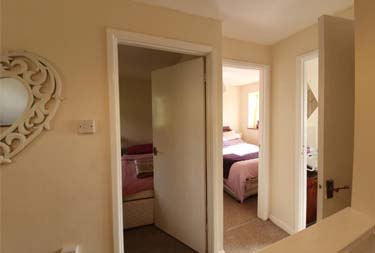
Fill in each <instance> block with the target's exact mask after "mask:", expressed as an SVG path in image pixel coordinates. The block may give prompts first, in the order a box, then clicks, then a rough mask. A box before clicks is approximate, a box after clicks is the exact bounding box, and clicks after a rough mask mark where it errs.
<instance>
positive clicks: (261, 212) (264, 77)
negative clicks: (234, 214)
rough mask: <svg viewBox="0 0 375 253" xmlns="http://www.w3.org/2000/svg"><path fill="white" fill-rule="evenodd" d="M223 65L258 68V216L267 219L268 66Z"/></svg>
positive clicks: (268, 144)
mask: <svg viewBox="0 0 375 253" xmlns="http://www.w3.org/2000/svg"><path fill="white" fill-rule="evenodd" d="M223 66H229V67H237V68H249V69H258V70H260V83H261V84H262V85H260V86H259V91H260V92H259V95H260V97H259V104H260V106H259V122H260V127H259V136H260V137H259V144H260V150H259V168H258V210H257V213H258V217H259V218H260V219H262V220H268V218H269V213H270V207H269V206H270V101H271V100H270V99H271V87H270V66H268V65H260V64H254V63H249V62H245V61H237V60H230V59H224V60H223Z"/></svg>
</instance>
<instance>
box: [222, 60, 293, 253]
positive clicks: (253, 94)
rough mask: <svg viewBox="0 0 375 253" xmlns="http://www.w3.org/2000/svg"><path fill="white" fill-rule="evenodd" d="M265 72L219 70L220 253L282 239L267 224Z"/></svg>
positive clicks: (247, 67) (234, 66)
mask: <svg viewBox="0 0 375 253" xmlns="http://www.w3.org/2000/svg"><path fill="white" fill-rule="evenodd" d="M266 73H267V68H266V67H265V66H257V65H252V64H247V63H239V62H236V63H233V62H230V61H225V62H224V64H223V134H222V138H223V178H224V182H223V184H224V198H223V204H224V205H223V206H224V250H225V252H245V251H246V252H253V251H255V250H259V249H260V248H262V247H265V246H267V245H268V244H272V243H274V242H276V241H278V240H280V239H282V238H284V237H285V236H287V233H285V232H284V231H283V230H282V229H280V228H279V227H277V226H276V225H275V224H274V223H272V222H271V221H267V219H268V213H267V211H265V210H267V209H268V207H267V202H268V198H267V197H268V196H267V194H265V193H266V192H268V188H269V184H268V181H267V175H268V164H269V163H268V143H267V137H268V136H267V135H268V133H267V129H268V127H269V126H268V124H269V122H268V120H267V116H268V115H267V114H268V113H267V112H268V111H267V102H268V99H269V97H268V96H267V95H268V94H267V93H266V92H267V87H266V85H267V82H266Z"/></svg>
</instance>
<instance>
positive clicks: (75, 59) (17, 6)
mask: <svg viewBox="0 0 375 253" xmlns="http://www.w3.org/2000/svg"><path fill="white" fill-rule="evenodd" d="M145 17H147V18H145ZM1 19H2V22H3V33H2V42H3V46H4V48H5V49H9V50H10V49H25V50H28V51H31V52H34V53H37V54H39V55H42V56H43V57H45V58H47V59H48V60H49V61H51V62H52V63H53V65H54V66H55V67H56V68H57V69H58V71H59V72H60V73H61V76H62V80H63V96H64V98H65V99H64V101H63V103H62V105H61V107H60V110H59V112H58V113H57V116H56V118H55V120H54V122H53V127H54V128H53V130H52V131H50V132H47V133H45V134H43V135H42V136H41V137H40V138H38V139H37V140H36V141H35V142H33V143H32V144H31V145H30V146H28V148H26V149H25V150H24V151H23V152H22V153H20V154H19V155H18V156H17V157H16V158H15V159H14V160H15V161H14V163H13V164H10V165H7V166H1V168H0V170H1V172H0V173H1V190H0V191H1V221H2V224H1V241H2V245H1V247H2V248H1V252H3V253H18V252H28V253H47V252H48V253H49V252H57V251H58V250H59V249H60V248H61V247H62V246H63V245H64V244H69V243H79V244H81V247H82V253H111V252H113V251H112V250H113V238H112V224H111V223H112V218H111V216H112V208H111V206H112V205H111V177H110V176H111V173H110V159H109V158H110V156H109V122H108V120H109V119H108V110H109V108H108V98H107V97H108V87H107V85H108V83H107V65H106V30H105V29H106V27H112V28H117V29H123V30H128V31H134V32H140V33H146V34H151V35H157V36H164V37H168V38H173V39H179V40H184V41H189V42H196V43H201V44H207V45H211V46H212V47H213V49H214V52H213V56H214V58H213V60H214V62H215V69H213V71H214V73H217V75H216V76H215V78H216V79H215V80H214V83H215V84H216V85H218V86H217V88H215V91H216V90H217V93H215V94H216V96H215V97H213V98H210V99H209V101H208V103H211V104H212V105H214V106H215V108H216V107H217V108H218V111H217V112H215V113H213V114H212V115H210V116H209V119H210V120H211V121H213V122H214V123H213V124H214V125H213V131H216V132H217V134H219V131H220V129H219V126H220V122H221V115H218V112H219V111H221V109H220V108H221V97H222V96H221V95H222V90H221V89H220V86H219V85H220V83H221V82H218V80H221V70H220V69H221V66H220V61H221V39H222V38H221V25H220V22H219V21H216V20H213V19H208V18H202V17H196V16H192V15H187V14H183V13H181V12H177V11H172V10H168V9H162V8H158V7H152V6H147V5H143V4H138V3H134V2H133V1H129V0H121V1H120V0H108V1H100V0H91V1H88V0H81V1H48V0H34V1H29V0H3V13H2V16H1ZM171 20H173V22H171ZM166 28H167V29H166ZM80 119H95V120H96V121H97V128H98V131H97V133H96V134H95V135H78V134H77V126H78V120H80ZM213 142H214V141H213V140H211V142H209V145H211V146H212V145H213ZM216 144H217V145H218V146H221V143H220V141H218V143H216ZM214 158H215V157H212V156H209V157H208V159H214ZM214 161H215V168H218V171H209V175H212V174H219V172H220V164H221V163H219V160H217V161H216V160H214ZM212 189H213V186H212V185H209V191H212ZM208 204H209V207H208V208H209V209H208V211H209V212H214V211H213V210H214V207H213V206H214V205H215V206H217V205H219V204H220V198H216V197H215V199H214V200H213V201H212V202H209V203H208ZM215 209H216V210H217V209H218V208H215ZM215 212H216V211H215ZM214 219H215V224H218V220H219V219H222V214H221V213H220V211H217V213H216V215H215V218H214ZM212 223H213V220H211V219H210V220H209V224H212ZM220 229H221V228H220V227H215V229H214V233H213V236H212V237H209V243H211V242H212V241H213V239H214V238H215V239H216V240H217V241H218V242H219V245H220V244H221V245H222V231H221V230H220ZM220 249H221V248H220ZM220 249H218V248H216V249H214V250H215V251H218V250H220Z"/></svg>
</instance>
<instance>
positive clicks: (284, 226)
mask: <svg viewBox="0 0 375 253" xmlns="http://www.w3.org/2000/svg"><path fill="white" fill-rule="evenodd" d="M270 220H271V221H272V222H273V223H275V225H276V226H278V227H279V228H281V229H282V230H284V231H285V232H287V233H288V234H290V235H292V234H294V233H295V232H294V229H292V228H291V227H290V226H289V225H288V224H286V223H285V222H284V221H282V220H280V219H279V218H276V217H275V216H273V215H272V214H271V215H270Z"/></svg>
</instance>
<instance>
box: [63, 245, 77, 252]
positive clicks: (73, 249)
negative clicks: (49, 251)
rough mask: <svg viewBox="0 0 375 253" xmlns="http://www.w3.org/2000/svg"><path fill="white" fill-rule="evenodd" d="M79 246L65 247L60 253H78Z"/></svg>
mask: <svg viewBox="0 0 375 253" xmlns="http://www.w3.org/2000/svg"><path fill="white" fill-rule="evenodd" d="M79 252H80V251H79V246H78V245H73V246H67V247H64V248H63V249H62V250H61V251H60V253H79Z"/></svg>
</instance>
